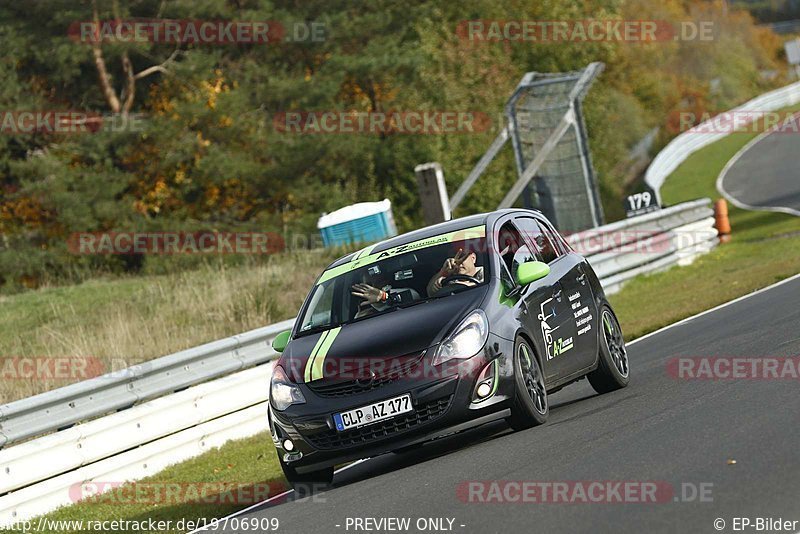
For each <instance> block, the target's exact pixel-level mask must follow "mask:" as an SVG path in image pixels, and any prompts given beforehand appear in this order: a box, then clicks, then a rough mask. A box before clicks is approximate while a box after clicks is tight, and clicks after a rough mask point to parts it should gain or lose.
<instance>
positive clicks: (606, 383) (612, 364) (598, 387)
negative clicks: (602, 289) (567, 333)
mask: <svg viewBox="0 0 800 534" xmlns="http://www.w3.org/2000/svg"><path fill="white" fill-rule="evenodd" d="M600 329H601V333H602V335H601V336H600V363H599V364H598V366H597V369H595V370H594V371H592V372H591V373H589V375H588V376H587V377H588V378H589V383H590V384H591V385H592V387H593V388H594V390H595V391H596V392H598V393H609V392H611V391H615V390H617V389H622V388H624V387H625V386H627V385H628V378H629V375H630V369H629V367H628V350H627V349H626V348H625V339H624V338H623V337H622V329H621V328H620V327H619V322H618V321H617V317H616V316H615V315H614V312H613V311H611V308H610V307H609V306H608V305H607V304H604V305H603V307H602V308H600Z"/></svg>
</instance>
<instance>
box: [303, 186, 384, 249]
mask: <svg viewBox="0 0 800 534" xmlns="http://www.w3.org/2000/svg"><path fill="white" fill-rule="evenodd" d="M317 228H319V231H320V233H321V234H322V242H323V244H324V245H325V246H326V247H334V246H337V245H348V244H350V243H362V242H369V241H380V240H381V239H386V238H387V237H392V236H396V235H397V227H396V226H395V224H394V217H393V216H392V203H391V202H390V201H389V199H388V198H387V199H383V200H381V201H380V202H361V203H359V204H352V205H350V206H345V207H344V208H341V209H338V210H336V211H334V212H332V213H326V214H324V215H323V216H322V217H320V218H319V220H318V221H317Z"/></svg>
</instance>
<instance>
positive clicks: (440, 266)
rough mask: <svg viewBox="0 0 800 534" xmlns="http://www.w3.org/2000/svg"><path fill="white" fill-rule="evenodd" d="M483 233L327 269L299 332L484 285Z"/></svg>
mask: <svg viewBox="0 0 800 534" xmlns="http://www.w3.org/2000/svg"><path fill="white" fill-rule="evenodd" d="M482 235H483V232H481V237H479V238H470V239H458V238H456V239H454V240H452V241H448V242H444V243H442V244H438V245H432V246H430V245H429V246H424V247H421V248H415V247H413V244H412V245H408V246H400V247H396V248H395V249H392V250H391V251H387V252H388V253H389V255H388V257H384V259H380V258H381V256H384V255H385V254H386V253H380V254H376V255H375V258H374V261H370V260H371V259H372V258H371V257H370V258H367V261H364V262H363V264H362V263H361V262H359V261H355V262H351V263H354V264H356V265H360V266H351V264H350V263H348V264H345V266H339V267H338V268H334V269H330V270H328V271H326V272H325V273H323V275H322V276H321V277H320V280H322V282H321V283H318V284H317V285H316V286H315V287H314V289H313V290H312V293H311V298H310V300H309V304H308V306H307V307H306V310H305V312H304V313H303V315H302V318H301V322H300V329H299V331H298V333H299V334H303V333H311V332H313V331H317V330H321V329H328V328H332V327H334V326H339V325H343V324H347V323H351V322H353V321H358V320H361V319H365V318H368V317H373V316H375V315H379V314H382V313H387V312H389V311H391V310H394V309H397V308H403V307H407V306H413V305H415V304H417V303H421V302H425V301H428V300H431V299H434V298H442V297H447V296H449V295H452V294H453V293H456V292H459V291H465V290H468V289H470V288H473V287H476V286H479V285H482V284H484V283H485V280H486V277H487V276H486V275H488V272H487V273H486V274H484V272H485V270H486V269H488V268H487V259H486V258H487V255H486V240H485V238H484V237H482ZM429 241H433V242H437V241H439V242H440V241H442V239H438V240H437V239H436V238H434V239H431V240H429ZM404 249H410V250H409V251H408V252H404V251H403V250H404ZM398 251H399V252H398ZM343 267H345V268H343Z"/></svg>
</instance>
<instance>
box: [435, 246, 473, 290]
mask: <svg viewBox="0 0 800 534" xmlns="http://www.w3.org/2000/svg"><path fill="white" fill-rule="evenodd" d="M476 260H477V256H476V255H475V253H474V252H464V249H461V248H460V249H458V252H456V255H455V256H453V257H452V258H447V259H446V260H444V264H443V265H442V269H441V271H439V272H438V273H436V274H435V275H433V278H431V281H430V282H428V296H432V295H433V294H434V293H436V292H437V291H439V290H440V289H442V281H443V280H444V279H445V278H447V277H448V276H455V275H462V276H469V277H471V278H474V279H475V280H477V281H478V282H483V267H478V266H476V265H475V261H476ZM452 283H454V284H463V285H466V286H474V285H475V282H473V281H472V280H453V281H452Z"/></svg>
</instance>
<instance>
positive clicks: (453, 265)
mask: <svg viewBox="0 0 800 534" xmlns="http://www.w3.org/2000/svg"><path fill="white" fill-rule="evenodd" d="M468 256H469V254H467V253H465V252H464V249H458V252H456V255H455V256H454V257H452V258H447V259H446V260H444V264H443V265H442V278H446V277H448V276H453V275H454V274H458V268H459V267H461V264H462V263H464V260H466V259H467V257H468ZM437 282H439V280H437ZM441 287H442V286H441V285H439V288H440V289H441Z"/></svg>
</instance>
